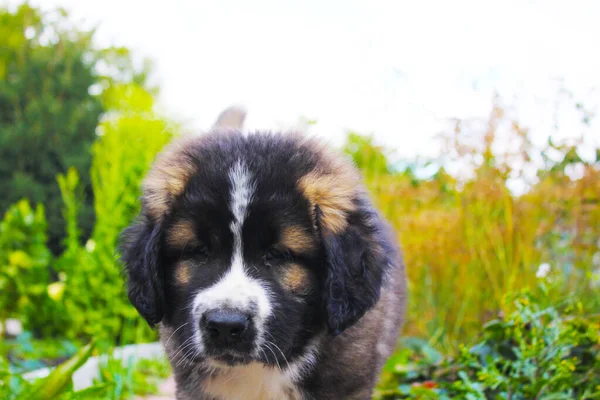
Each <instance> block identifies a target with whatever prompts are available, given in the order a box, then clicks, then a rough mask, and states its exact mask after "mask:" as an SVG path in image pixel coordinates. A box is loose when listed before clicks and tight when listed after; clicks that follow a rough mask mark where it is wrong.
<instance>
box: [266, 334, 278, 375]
mask: <svg viewBox="0 0 600 400" xmlns="http://www.w3.org/2000/svg"><path fill="white" fill-rule="evenodd" d="M269 343H270V342H269V341H268V340H265V346H267V349H269V351H270V352H271V353H273V358H275V362H276V363H277V368H279V370H280V371H281V365H280V364H279V360H278V359H277V355H276V354H275V352H274V351H273V349H272V348H271V346H269Z"/></svg>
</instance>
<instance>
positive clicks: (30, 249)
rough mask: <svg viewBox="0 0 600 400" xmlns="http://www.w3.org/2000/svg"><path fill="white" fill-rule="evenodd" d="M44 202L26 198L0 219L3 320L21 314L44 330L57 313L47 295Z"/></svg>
mask: <svg viewBox="0 0 600 400" xmlns="http://www.w3.org/2000/svg"><path fill="white" fill-rule="evenodd" d="M46 228H47V223H46V218H45V216H44V206H43V205H38V206H37V207H36V208H35V210H34V209H32V208H31V206H30V205H29V202H28V201H27V200H21V201H19V202H18V203H17V204H15V205H13V206H12V207H10V208H9V210H8V211H7V212H6V215H5V216H4V219H3V221H2V222H0V321H4V320H5V319H6V318H9V317H18V318H19V319H20V320H21V322H23V324H24V326H25V328H34V329H36V330H38V331H39V332H44V331H45V324H46V323H48V321H50V320H51V319H52V317H53V315H54V313H53V311H52V310H51V308H52V307H51V306H50V304H49V303H51V300H50V298H49V297H48V291H47V290H48V283H49V280H50V276H49V270H48V266H49V265H50V260H51V255H50V251H49V250H48V248H47V247H46V244H45V242H46Z"/></svg>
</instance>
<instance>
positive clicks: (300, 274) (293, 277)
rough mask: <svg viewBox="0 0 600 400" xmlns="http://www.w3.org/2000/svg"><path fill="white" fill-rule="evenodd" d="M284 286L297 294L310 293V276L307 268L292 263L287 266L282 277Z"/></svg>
mask: <svg viewBox="0 0 600 400" xmlns="http://www.w3.org/2000/svg"><path fill="white" fill-rule="evenodd" d="M281 284H282V285H283V287H284V288H286V289H287V290H289V291H290V292H292V293H296V294H308V293H309V292H310V290H311V287H310V276H309V273H308V271H307V270H306V269H305V268H302V267H301V266H300V265H297V264H292V265H290V266H289V267H287V268H286V270H285V272H284V273H283V276H282V278H281Z"/></svg>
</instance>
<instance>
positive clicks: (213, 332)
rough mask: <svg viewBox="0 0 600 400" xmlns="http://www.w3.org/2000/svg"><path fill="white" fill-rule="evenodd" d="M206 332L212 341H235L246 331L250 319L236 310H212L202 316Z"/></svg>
mask: <svg viewBox="0 0 600 400" xmlns="http://www.w3.org/2000/svg"><path fill="white" fill-rule="evenodd" d="M204 320H205V324H206V331H207V333H208V334H209V335H210V337H211V338H213V339H220V340H227V341H235V340H239V339H241V338H242V337H243V336H244V334H245V333H246V331H247V330H248V325H249V322H250V318H249V317H248V315H247V314H244V313H242V312H240V311H237V310H230V309H225V310H213V311H208V312H206V313H205V314H204Z"/></svg>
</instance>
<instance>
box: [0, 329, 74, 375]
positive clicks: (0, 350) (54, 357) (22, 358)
mask: <svg viewBox="0 0 600 400" xmlns="http://www.w3.org/2000/svg"><path fill="white" fill-rule="evenodd" d="M77 348H78V343H74V342H71V341H68V340H65V339H50V338H45V339H36V338H35V337H34V336H33V334H32V333H31V332H29V331H25V332H23V333H21V334H20V335H19V336H17V337H16V338H14V339H5V340H3V341H0V357H3V358H6V359H8V360H10V363H11V370H12V371H13V372H15V373H17V372H28V371H33V370H35V369H38V368H44V367H52V366H56V365H57V364H59V363H61V362H63V361H65V360H66V359H67V358H69V357H70V356H72V355H73V354H75V353H76V352H77Z"/></svg>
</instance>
